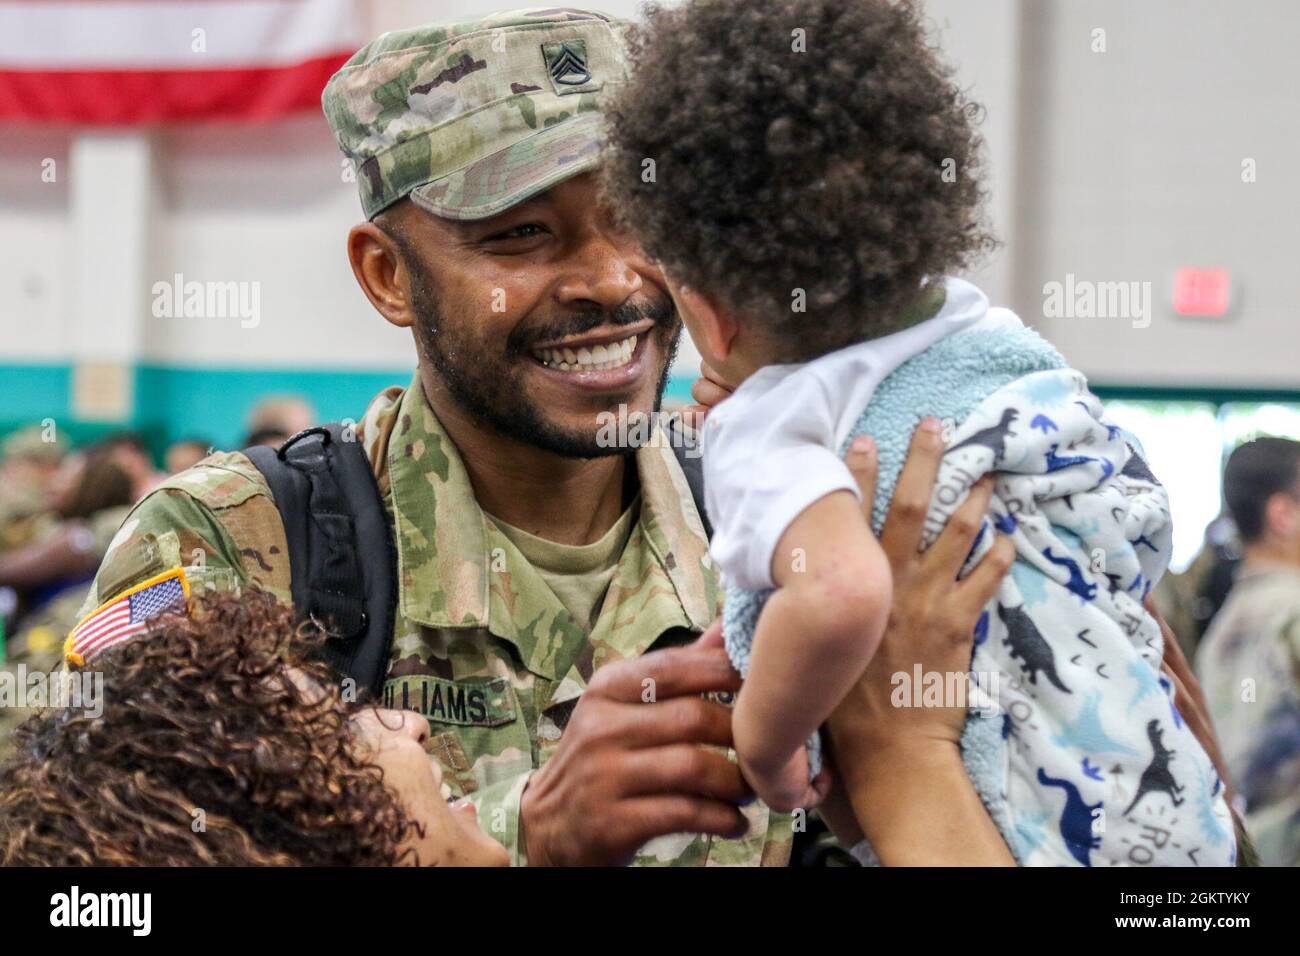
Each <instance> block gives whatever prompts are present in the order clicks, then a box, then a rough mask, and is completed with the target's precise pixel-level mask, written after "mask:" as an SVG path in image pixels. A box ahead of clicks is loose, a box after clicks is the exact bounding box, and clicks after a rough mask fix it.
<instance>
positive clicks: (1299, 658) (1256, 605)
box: [1197, 438, 1300, 866]
mask: <svg viewBox="0 0 1300 956" xmlns="http://www.w3.org/2000/svg"><path fill="white" fill-rule="evenodd" d="M1223 492H1224V498H1225V499H1226V501H1227V506H1228V511H1229V513H1230V514H1231V516H1232V519H1233V521H1234V522H1235V523H1236V525H1237V528H1238V530H1239V532H1240V535H1241V541H1242V560H1241V566H1240V569H1239V571H1238V574H1237V578H1236V582H1235V583H1234V585H1233V587H1232V591H1231V593H1229V595H1228V599H1227V601H1226V602H1225V603H1224V605H1223V608H1222V610H1220V612H1219V613H1218V615H1217V616H1216V617H1215V619H1214V621H1213V623H1212V624H1211V625H1210V629H1209V631H1208V632H1207V633H1206V635H1205V639H1204V641H1203V643H1202V645H1201V648H1200V651H1199V653H1198V655H1197V670H1198V672H1199V673H1200V676H1201V679H1202V680H1203V681H1204V686H1205V692H1206V696H1207V700H1208V704H1209V708H1210V712H1211V714H1212V716H1213V720H1214V723H1215V725H1216V727H1217V728H1218V730H1219V734H1220V739H1221V741H1222V749H1223V754H1224V757H1225V759H1226V760H1227V762H1228V767H1229V769H1230V771H1231V773H1232V776H1233V779H1234V780H1235V781H1236V784H1237V789H1238V791H1239V793H1240V799H1241V800H1242V801H1243V802H1244V804H1245V806H1244V810H1245V816H1246V827H1247V830H1248V831H1249V832H1250V833H1251V836H1252V837H1253V838H1254V841H1255V845H1256V848H1257V849H1258V851H1259V856H1260V862H1261V863H1263V864H1264V865H1268V866H1296V865H1300V442H1295V441H1291V440H1290V439H1285V438H1257V439H1255V440H1254V441H1250V442H1247V443H1245V444H1244V445H1241V446H1240V447H1238V448H1237V449H1236V450H1235V451H1234V452H1233V453H1232V455H1231V456H1229V458H1228V464H1227V466H1226V467H1225V469H1224V473H1223Z"/></svg>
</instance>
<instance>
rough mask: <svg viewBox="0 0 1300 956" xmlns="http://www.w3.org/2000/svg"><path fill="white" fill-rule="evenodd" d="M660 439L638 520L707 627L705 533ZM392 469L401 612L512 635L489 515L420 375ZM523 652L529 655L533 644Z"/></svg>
mask: <svg viewBox="0 0 1300 956" xmlns="http://www.w3.org/2000/svg"><path fill="white" fill-rule="evenodd" d="M655 438H656V439H659V440H658V441H655V440H652V441H651V443H650V444H649V446H647V447H644V448H641V449H639V450H638V451H637V453H636V464H637V471H638V477H639V478H640V483H641V496H642V498H641V514H640V517H639V519H638V524H639V525H640V526H641V528H642V530H643V532H644V533H645V536H646V539H647V541H648V542H649V545H650V549H651V551H652V552H653V553H654V556H655V559H656V560H657V561H658V563H659V564H660V565H661V566H662V567H663V569H664V571H665V572H666V573H667V575H668V578H669V580H670V581H672V583H673V588H674V590H675V591H676V595H677V600H678V602H679V603H680V604H681V609H682V612H683V614H684V615H685V618H686V619H687V620H688V621H689V622H690V625H691V626H692V627H693V628H695V629H697V630H701V629H703V628H705V627H707V626H708V625H709V623H710V622H711V621H712V620H713V618H714V616H715V611H716V607H715V605H716V589H715V587H714V586H713V584H712V581H711V575H712V565H711V564H710V563H709V562H710V559H709V556H708V540H707V539H706V538H705V536H704V529H703V526H702V524H701V523H700V520H699V516H698V515H697V514H696V511H695V506H694V503H693V501H692V498H691V493H690V487H689V485H687V483H686V478H685V476H684V475H683V474H682V471H681V467H680V466H679V465H678V464H677V461H676V459H675V457H674V456H673V451H672V449H671V448H670V447H669V446H668V444H667V441H666V440H665V439H663V438H662V435H661V434H660V433H658V432H657V433H656V436H655ZM388 472H389V483H390V488H391V491H392V498H393V516H394V530H395V539H396V544H397V555H398V582H399V592H400V596H399V601H400V606H401V612H402V614H403V616H405V617H406V618H407V619H408V620H411V621H413V622H416V623H418V624H423V625H425V626H426V627H443V628H462V627H466V628H468V627H486V628H488V629H489V630H490V631H491V632H492V633H493V634H496V635H498V636H500V637H503V638H506V639H510V640H515V635H516V633H517V630H518V629H517V628H516V626H515V623H516V622H513V621H495V622H494V621H492V620H491V615H490V608H491V603H492V602H491V593H490V587H491V581H492V579H491V575H492V574H493V573H494V572H493V570H492V561H493V555H492V554H491V551H490V549H489V548H488V541H487V535H488V532H487V524H486V522H487V520H488V519H487V517H486V516H485V515H484V513H483V510H482V509H481V508H480V507H479V505H478V501H477V500H476V499H475V497H474V490H473V487H472V485H471V483H470V480H469V473H468V471H467V470H466V469H465V464H464V462H463V461H462V460H461V457H460V453H459V451H458V450H457V449H456V446H455V445H454V444H453V443H452V441H451V438H450V437H449V436H448V435H447V433H446V431H444V430H443V427H442V423H441V422H439V421H438V418H437V416H436V415H435V414H434V412H433V409H432V408H430V407H429V403H428V401H427V400H426V399H425V397H424V389H423V388H422V387H421V385H420V379H419V375H418V373H417V375H416V376H415V378H414V380H413V381H412V383H411V386H410V387H409V388H408V389H407V390H406V393H405V394H404V395H403V396H402V399H401V402H400V405H399V407H398V409H397V421H396V422H395V423H394V426H393V429H392V432H391V438H390V439H389V443H388ZM521 651H524V653H525V659H527V656H528V652H527V649H525V648H521Z"/></svg>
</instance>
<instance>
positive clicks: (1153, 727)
mask: <svg viewBox="0 0 1300 956" xmlns="http://www.w3.org/2000/svg"><path fill="white" fill-rule="evenodd" d="M1163 736H1164V732H1163V731H1162V730H1161V729H1160V721H1158V720H1151V721H1149V722H1148V723H1147V739H1148V740H1150V741H1151V750H1152V755H1151V762H1150V763H1149V764H1147V767H1146V769H1145V770H1143V771H1142V777H1141V779H1140V780H1139V781H1138V789H1137V793H1135V794H1134V795H1133V802H1132V803H1130V804H1129V805H1128V809H1127V810H1125V811H1124V816H1128V815H1129V814H1130V813H1132V812H1133V808H1134V807H1136V806H1137V805H1138V803H1139V802H1140V801H1141V800H1142V798H1143V797H1145V796H1146V795H1147V794H1148V793H1163V794H1165V795H1166V796H1168V797H1169V799H1170V800H1171V801H1173V804H1174V806H1179V805H1180V804H1182V802H1183V798H1182V797H1181V796H1180V794H1181V793H1182V792H1183V787H1182V786H1180V785H1179V783H1178V781H1177V780H1175V779H1174V775H1173V773H1171V772H1170V770H1169V758H1171V757H1172V756H1173V755H1174V753H1175V751H1173V750H1170V749H1168V748H1167V747H1165V745H1164V744H1163V743H1162V741H1161V738H1162V737H1163Z"/></svg>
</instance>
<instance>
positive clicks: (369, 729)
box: [352, 707, 510, 866]
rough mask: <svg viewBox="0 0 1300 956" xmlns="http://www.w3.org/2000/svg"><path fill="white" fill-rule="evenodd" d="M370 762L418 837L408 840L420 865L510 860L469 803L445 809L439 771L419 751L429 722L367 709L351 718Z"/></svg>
mask: <svg viewBox="0 0 1300 956" xmlns="http://www.w3.org/2000/svg"><path fill="white" fill-rule="evenodd" d="M352 723H353V726H354V727H355V728H356V730H357V736H358V739H359V740H360V742H361V744H362V746H363V747H364V748H366V751H367V755H368V756H369V757H370V759H371V761H372V762H373V763H375V764H376V765H378V766H379V767H380V768H381V769H382V770H383V771H384V783H385V784H387V785H388V786H389V787H390V788H392V789H393V790H394V791H395V792H396V793H397V795H398V797H399V799H400V800H401V802H402V807H403V809H404V810H405V811H406V813H407V816H409V817H410V818H411V819H412V820H413V821H415V822H416V823H419V824H420V825H421V826H422V827H423V828H424V836H423V837H419V836H412V838H411V849H413V850H415V852H416V855H417V857H418V859H419V865H420V866H506V865H507V864H508V863H509V862H510V856H509V854H508V853H507V852H506V849H505V847H503V846H502V845H501V844H500V843H498V842H497V841H496V840H494V839H492V838H491V837H490V836H488V835H487V834H486V833H484V832H483V831H482V830H481V829H479V825H478V817H477V814H476V813H475V810H474V807H473V805H472V804H470V803H469V801H467V800H465V801H459V802H457V803H456V804H452V805H448V803H447V800H446V798H445V797H444V796H443V793H442V769H441V768H440V767H439V766H438V763H437V761H435V760H432V759H430V757H429V755H428V754H427V753H425V751H424V742H425V741H426V740H428V739H429V722H428V721H427V720H425V719H424V717H422V716H421V715H419V714H417V713H415V712H414V711H410V710H380V709H378V708H373V707H372V708H367V709H366V710H363V711H359V712H358V713H357V714H355V715H353V717H352Z"/></svg>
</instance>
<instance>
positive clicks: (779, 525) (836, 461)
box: [704, 277, 1021, 591]
mask: <svg viewBox="0 0 1300 956" xmlns="http://www.w3.org/2000/svg"><path fill="white" fill-rule="evenodd" d="M943 281H944V291H945V299H944V304H943V307H942V308H941V309H940V310H939V312H938V314H937V315H935V316H934V317H933V318H930V319H927V320H925V321H924V322H920V323H918V324H917V325H914V326H911V327H910V328H907V329H904V330H903V331H901V332H895V333H894V334H892V335H886V336H883V337H881V338H878V339H872V340H870V341H867V342H859V343H857V344H855V345H851V346H849V347H848V348H844V349H840V350H839V351H836V352H831V353H830V354H829V355H823V356H821V357H820V358H817V359H814V360H813V361H811V362H805V363H801V364H793V365H769V366H767V367H765V368H762V369H759V370H758V371H757V372H755V373H754V374H753V375H751V376H750V377H749V378H747V379H746V380H745V381H744V383H742V384H741V386H740V387H739V388H738V389H736V391H735V393H734V394H732V395H731V396H730V397H729V398H728V399H727V400H726V401H725V402H723V403H722V404H720V405H719V406H718V407H717V408H715V409H713V410H712V411H711V412H710V413H709V417H708V420H707V423H706V425H705V430H704V436H705V443H704V447H705V454H704V503H705V509H706V510H707V512H708V516H709V520H710V522H711V523H712V525H713V539H712V542H711V544H710V551H711V553H712V554H713V558H714V560H715V561H717V563H718V565H719V567H720V568H721V570H722V573H723V575H724V576H725V577H726V580H727V582H728V583H729V584H736V585H739V586H740V587H742V588H746V589H748V590H751V591H757V590H763V589H766V588H771V587H773V586H774V585H773V581H772V555H773V553H774V552H775V551H776V546H777V544H778V542H779V541H780V540H781V535H783V534H784V533H785V530H786V528H788V527H789V526H790V524H791V522H793V521H794V519H795V518H797V517H798V516H799V514H800V513H801V512H802V511H803V510H804V509H805V508H807V507H808V506H809V505H811V504H812V503H813V502H815V501H817V500H818V499H820V498H824V497H825V496H826V495H828V494H831V493H832V492H835V491H841V490H847V491H851V492H852V493H853V494H854V495H859V492H858V486H857V483H856V482H855V481H854V480H853V475H852V473H851V472H850V471H849V470H848V467H847V466H846V465H845V464H844V461H843V460H842V459H841V458H840V455H839V450H840V447H841V446H842V445H843V444H844V441H845V439H846V438H847V437H848V435H849V432H850V430H851V429H852V428H853V425H854V423H855V422H857V420H858V419H859V418H860V417H861V415H862V410H863V409H864V408H866V407H867V403H868V402H869V401H870V400H871V396H872V394H873V393H874V392H875V390H876V388H877V386H879V384H880V383H881V382H882V381H884V379H885V378H886V377H887V376H888V375H889V374H890V373H891V372H893V371H894V369H896V368H898V367H899V366H900V365H902V364H903V363H904V362H906V361H907V360H908V359H910V358H912V357H913V356H916V355H919V354H920V353H921V352H924V351H925V350H926V349H927V348H929V347H930V346H931V345H933V344H935V343H936V342H938V341H939V340H940V339H943V338H945V337H946V336H949V335H952V334H954V333H956V332H961V331H964V330H966V329H969V328H972V327H975V326H977V325H978V326H979V327H980V328H981V329H984V328H990V329H992V328H1017V327H1021V322H1020V320H1019V319H1018V318H1017V317H1016V315H1015V313H1013V312H1011V311H1009V310H1007V309H1000V308H994V309H990V308H989V302H988V298H987V297H986V296H985V295H984V293H983V292H981V291H980V290H979V289H978V288H976V287H975V286H973V285H971V284H970V283H969V282H966V281H964V280H962V279H956V278H951V277H949V278H946V279H944V280H943ZM859 497H860V495H859Z"/></svg>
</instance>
